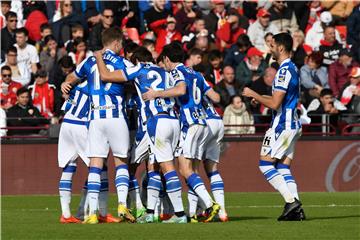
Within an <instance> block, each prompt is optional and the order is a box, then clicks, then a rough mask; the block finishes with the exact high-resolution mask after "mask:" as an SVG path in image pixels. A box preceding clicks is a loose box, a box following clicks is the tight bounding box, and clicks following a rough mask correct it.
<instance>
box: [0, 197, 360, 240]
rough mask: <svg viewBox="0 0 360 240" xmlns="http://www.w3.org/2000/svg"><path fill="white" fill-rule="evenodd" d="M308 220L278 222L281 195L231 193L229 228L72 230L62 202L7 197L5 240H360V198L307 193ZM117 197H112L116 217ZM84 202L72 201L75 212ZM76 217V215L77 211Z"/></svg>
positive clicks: (136, 226)
mask: <svg viewBox="0 0 360 240" xmlns="http://www.w3.org/2000/svg"><path fill="white" fill-rule="evenodd" d="M300 196H301V200H302V202H303V204H304V209H305V213H306V216H307V220H306V221H303V222H277V221H276V218H277V217H278V216H279V215H280V213H281V211H282V206H283V202H282V199H281V198H280V196H279V195H278V194H276V193H227V194H226V205H227V211H228V214H229V216H230V222H227V223H219V222H214V223H207V224H205V223H198V224H177V225H175V224H161V223H157V224H129V223H120V224H98V225H83V224H72V225H70V224H67V225H62V224H60V223H59V222H58V220H59V216H60V205H59V198H58V196H2V198H1V200H2V208H1V213H2V216H1V217H2V218H1V239H89V240H93V239H102V240H105V239H136V240H140V239H158V240H163V239H171V240H174V239H194V240H197V239H217V240H223V239H261V240H264V239H346V240H348V239H360V193H359V192H346V193H302V194H301V195H300ZM115 201H116V197H115V195H111V197H110V203H109V207H110V212H111V213H113V214H115V211H116V210H115V209H116V208H115V207H116V202H115ZM78 202H79V196H75V197H74V198H73V204H72V205H73V207H74V209H75V208H76V206H77V204H78ZM73 212H75V210H73Z"/></svg>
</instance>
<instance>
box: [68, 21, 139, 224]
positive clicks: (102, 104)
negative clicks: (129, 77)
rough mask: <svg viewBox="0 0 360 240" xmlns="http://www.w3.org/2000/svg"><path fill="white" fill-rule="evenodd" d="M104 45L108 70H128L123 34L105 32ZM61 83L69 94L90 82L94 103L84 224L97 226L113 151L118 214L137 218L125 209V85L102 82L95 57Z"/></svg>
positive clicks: (126, 135)
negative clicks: (103, 182) (107, 163)
mask: <svg viewBox="0 0 360 240" xmlns="http://www.w3.org/2000/svg"><path fill="white" fill-rule="evenodd" d="M102 42H103V45H104V47H105V49H106V51H105V53H104V54H103V59H104V61H105V64H106V67H107V68H109V69H110V71H114V70H119V69H125V64H126V62H127V61H126V60H124V59H123V58H122V57H120V56H118V55H117V53H119V52H120V50H121V48H122V33H121V31H120V30H119V29H117V28H109V29H106V30H105V31H104V32H103V33H102ZM70 76H71V77H69V78H67V79H66V82H65V83H63V84H62V90H63V91H64V92H67V91H69V89H70V88H71V84H74V82H76V81H77V80H78V79H84V78H87V79H88V89H89V96H90V103H91V109H90V110H91V112H90V124H89V134H88V154H89V158H90V170H89V177H88V195H89V208H90V212H89V216H88V217H87V218H85V221H84V223H89V224H96V223H98V219H97V215H96V212H97V207H98V202H99V201H98V200H99V192H100V187H101V184H100V174H101V169H102V167H103V165H104V161H105V160H106V158H107V157H108V153H109V150H110V148H111V150H112V153H113V156H114V160H115V167H116V176H115V185H116V190H117V195H118V215H119V216H120V217H122V218H125V219H127V220H128V221H131V222H134V221H135V218H134V217H133V216H132V215H131V213H130V212H129V210H128V209H127V208H126V199H127V195H128V186H129V172H128V166H127V157H128V151H129V144H130V143H129V129H128V126H127V116H126V113H125V107H124V105H125V99H124V86H123V84H112V83H105V82H103V81H101V79H100V74H99V71H98V67H97V65H96V60H95V57H89V58H87V59H85V60H84V61H83V62H82V63H81V64H80V65H79V66H78V67H77V69H76V71H75V72H74V74H72V75H70Z"/></svg>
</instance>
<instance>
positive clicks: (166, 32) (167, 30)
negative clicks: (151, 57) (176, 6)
mask: <svg viewBox="0 0 360 240" xmlns="http://www.w3.org/2000/svg"><path fill="white" fill-rule="evenodd" d="M175 26H176V20H175V18H173V17H171V16H169V17H168V18H167V19H166V24H165V27H163V26H162V25H158V26H156V27H153V31H154V32H155V34H156V36H157V39H156V42H155V51H156V52H157V53H158V54H160V53H161V51H162V49H163V47H164V46H165V45H167V44H170V43H171V42H174V41H181V34H180V33H179V32H178V31H176V30H175Z"/></svg>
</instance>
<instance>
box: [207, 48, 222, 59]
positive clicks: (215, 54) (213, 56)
mask: <svg viewBox="0 0 360 240" xmlns="http://www.w3.org/2000/svg"><path fill="white" fill-rule="evenodd" d="M220 58H222V54H221V52H220V51H219V50H217V49H215V50H211V51H210V52H209V61H214V60H216V59H220Z"/></svg>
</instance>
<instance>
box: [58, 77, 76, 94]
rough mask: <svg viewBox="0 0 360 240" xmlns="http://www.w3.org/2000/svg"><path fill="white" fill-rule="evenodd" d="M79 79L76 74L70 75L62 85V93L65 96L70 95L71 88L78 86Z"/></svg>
mask: <svg viewBox="0 0 360 240" xmlns="http://www.w3.org/2000/svg"><path fill="white" fill-rule="evenodd" d="M78 81H79V78H78V77H77V76H76V74H75V72H72V73H70V74H68V75H67V76H66V78H65V81H64V82H63V83H62V84H61V92H62V93H63V94H68V93H69V92H70V90H71V88H72V87H73V86H74V85H76V84H77V82H78Z"/></svg>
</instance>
